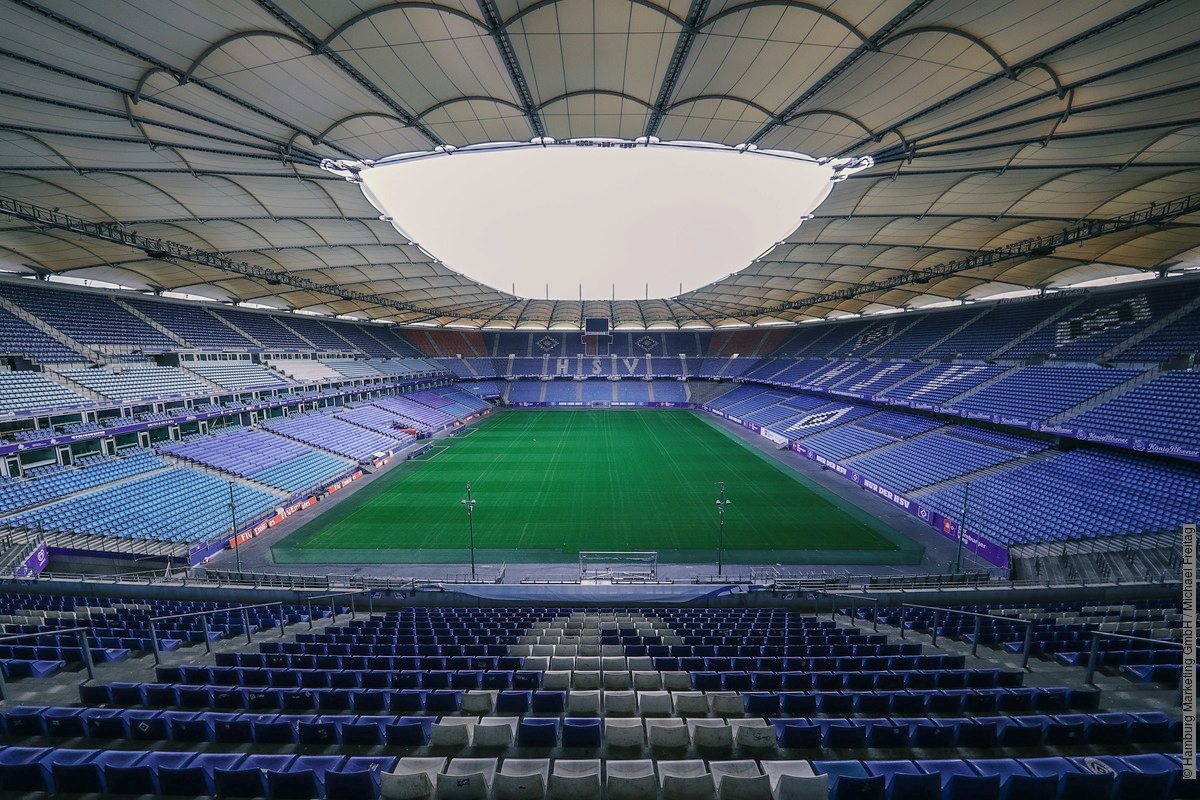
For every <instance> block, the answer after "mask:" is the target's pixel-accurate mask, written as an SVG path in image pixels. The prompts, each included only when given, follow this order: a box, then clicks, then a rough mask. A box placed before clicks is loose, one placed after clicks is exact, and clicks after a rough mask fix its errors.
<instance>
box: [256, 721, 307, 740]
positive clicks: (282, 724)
mask: <svg viewBox="0 0 1200 800" xmlns="http://www.w3.org/2000/svg"><path fill="white" fill-rule="evenodd" d="M251 728H252V729H253V735H254V741H255V742H257V743H258V744H298V743H299V739H298V738H297V735H296V723H295V722H293V721H292V720H290V719H285V718H283V717H277V718H276V719H274V720H254V721H253V722H252V723H251Z"/></svg>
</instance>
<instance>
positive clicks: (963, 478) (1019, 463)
mask: <svg viewBox="0 0 1200 800" xmlns="http://www.w3.org/2000/svg"><path fill="white" fill-rule="evenodd" d="M934 430H937V429H936V428H935V429H934ZM933 432H934V431H929V433H933ZM913 438H916V437H913ZM903 441H912V439H905V440H903ZM878 449H880V450H882V449H883V448H882V447H881V448H878ZM868 452H873V451H868ZM859 455H865V453H860V454H859ZM1057 455H1061V453H1060V452H1059V451H1058V450H1040V451H1038V452H1036V453H1026V454H1023V455H1022V456H1021V457H1020V458H1015V459H1013V460H1011V461H1004V462H1002V463H1000V464H993V465H992V466H990V467H984V468H983V469H977V470H975V471H974V472H965V473H963V474H962V475H955V476H954V477H953V478H947V479H946V480H944V481H938V482H937V483H931V484H929V485H927V486H921V487H918V488H916V489H912V490H910V491H909V492H908V496H909V497H921V496H922V495H926V494H932V493H934V492H936V491H938V490H940V489H945V488H947V487H949V486H961V485H962V484H963V483H964V482H966V483H970V482H971V481H973V480H977V479H979V478H986V477H987V476H988V475H995V474H997V473H1000V472H1006V471H1008V470H1010V469H1013V468H1014V467H1025V466H1028V465H1030V464H1032V463H1034V462H1035V461H1045V460H1046V459H1048V458H1054V457H1055V456H1057Z"/></svg>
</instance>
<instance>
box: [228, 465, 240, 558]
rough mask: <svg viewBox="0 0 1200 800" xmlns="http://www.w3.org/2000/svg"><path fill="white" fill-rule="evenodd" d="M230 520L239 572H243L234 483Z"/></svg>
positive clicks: (231, 485) (230, 483)
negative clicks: (234, 500)
mask: <svg viewBox="0 0 1200 800" xmlns="http://www.w3.org/2000/svg"><path fill="white" fill-rule="evenodd" d="M229 520H230V523H231V524H232V525H233V552H234V555H236V556H237V571H238V572H241V571H242V551H241V548H239V547H238V532H237V504H236V503H234V502H233V481H230V482H229Z"/></svg>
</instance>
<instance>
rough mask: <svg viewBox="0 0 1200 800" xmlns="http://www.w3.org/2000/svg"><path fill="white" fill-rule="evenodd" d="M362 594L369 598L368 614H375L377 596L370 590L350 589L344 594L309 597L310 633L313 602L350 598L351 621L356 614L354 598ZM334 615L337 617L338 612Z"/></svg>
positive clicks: (307, 600) (307, 599)
mask: <svg viewBox="0 0 1200 800" xmlns="http://www.w3.org/2000/svg"><path fill="white" fill-rule="evenodd" d="M360 594H365V595H366V596H367V613H368V614H373V613H375V596H374V595H373V594H371V590H370V589H348V590H346V591H344V592H330V593H329V594H314V595H309V596H308V597H307V598H305V600H306V602H307V603H308V629H309V630H310V631H311V630H312V629H313V605H312V601H313V600H326V599H331V598H334V597H349V598H350V619H354V618H355V613H356V609H355V608H354V598H355V597H357V596H358V595H360ZM330 607H331V608H333V604H332V603H331V604H330ZM334 615H335V616H336V615H337V612H336V610H335V611H334Z"/></svg>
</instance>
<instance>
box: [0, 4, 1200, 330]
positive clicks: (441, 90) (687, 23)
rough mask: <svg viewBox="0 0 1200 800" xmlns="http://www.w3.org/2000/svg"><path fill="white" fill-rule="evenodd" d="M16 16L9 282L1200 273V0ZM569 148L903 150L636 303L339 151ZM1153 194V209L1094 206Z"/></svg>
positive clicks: (888, 279) (517, 321) (20, 10)
mask: <svg viewBox="0 0 1200 800" xmlns="http://www.w3.org/2000/svg"><path fill="white" fill-rule="evenodd" d="M0 23H2V26H0V92H2V99H0V197H3V198H5V199H4V200H2V201H0V206H3V207H7V208H8V209H10V210H13V209H16V208H17V206H18V205H19V204H23V205H21V208H22V209H23V210H22V212H21V213H20V214H18V215H15V216H14V215H11V214H10V215H0V269H4V270H8V271H25V272H37V273H42V274H48V273H54V274H58V275H64V276H72V277H75V278H80V279H90V280H96V281H105V282H110V283H115V284H120V285H124V286H130V287H135V288H142V289H153V290H155V291H162V290H166V291H171V292H179V293H183V294H188V295H193V296H204V297H210V298H213V299H219V300H227V301H228V300H232V301H240V302H250V303H256V304H262V305H268V306H273V307H278V308H289V309H296V310H305V311H312V312H317V313H326V314H338V315H352V316H356V317H360V318H370V319H386V320H394V321H397V322H406V323H424V324H440V325H459V324H461V325H470V326H492V327H525V326H530V327H538V326H543V327H544V326H572V325H578V324H579V323H580V321H581V319H582V318H583V317H587V316H610V317H611V318H612V319H613V322H614V324H615V325H617V326H620V325H626V326H637V327H643V326H645V327H654V326H670V327H691V326H718V327H719V326H724V325H735V324H778V323H786V322H796V321H802V320H805V319H812V318H829V317H838V316H844V315H847V314H856V313H872V312H877V311H888V310H894V309H899V308H911V307H918V306H923V305H928V304H931V303H937V302H943V301H954V300H962V299H975V298H983V297H988V296H996V295H1003V294H1006V293H1012V292H1017V291H1020V290H1023V289H1040V288H1053V287H1059V286H1067V285H1073V284H1078V283H1081V282H1085V281H1092V280H1100V279H1105V278H1116V277H1122V276H1130V275H1136V274H1140V273H1149V274H1154V273H1161V272H1167V271H1171V270H1177V269H1184V268H1190V267H1194V266H1195V265H1196V263H1197V247H1198V246H1200V228H1198V227H1197V226H1196V222H1197V213H1196V210H1195V209H1196V203H1195V202H1193V201H1192V200H1184V201H1182V202H1178V203H1175V204H1174V205H1168V204H1169V203H1171V202H1172V201H1178V200H1180V199H1181V198H1188V197H1190V196H1192V195H1197V196H1200V136H1198V135H1197V134H1198V133H1200V119H1198V117H1200V14H1196V13H1195V6H1194V4H1193V3H1192V2H1190V0H1152V1H1151V2H1141V3H1137V2H1123V1H1120V0H1112V1H1111V2H1102V1H1101V0H1092V1H1091V2H1078V0H1062V1H1061V2H1048V1H1046V0H1038V1H1036V2H1035V1H1034V0H1028V1H1026V2H989V3H980V2H974V1H973V0H932V1H930V0H900V1H897V0H874V1H873V2H864V1H863V0H835V1H834V2H798V1H797V0H764V2H736V1H735V2H721V1H720V0H708V1H706V0H690V1H684V0H535V1H533V2H529V1H528V0H518V1H517V2H513V0H479V2H475V0H430V1H428V2H426V1H425V0H410V1H406V2H395V3H387V2H369V1H368V0H358V1H357V2H356V1H355V0H289V1H288V2H282V0H222V1H221V2H218V1H217V0H186V2H184V0H155V2H153V3H146V2H140V3H139V2H132V1H129V2H122V1H121V0H106V1H105V2H86V3H85V2H67V1H66V0H43V1H42V2H34V1H33V0H13V1H12V2H9V3H6V4H4V5H3V6H2V7H0ZM541 137H550V138H553V139H556V140H560V141H561V140H565V139H572V138H578V137H611V138H621V139H628V140H634V139H637V138H639V137H658V138H659V139H662V140H696V141H707V142H714V143H720V144H725V145H731V146H732V145H739V144H752V145H755V146H757V147H759V148H763V149H783V150H793V151H797V152H801V153H806V154H808V155H811V156H814V157H816V158H843V157H863V156H869V157H871V158H872V159H873V160H874V166H873V167H871V168H869V169H866V170H863V171H861V172H858V173H857V174H855V175H853V176H851V177H850V178H848V179H847V180H846V181H844V182H842V183H840V184H838V185H837V187H836V188H835V190H834V191H833V193H832V194H831V195H830V196H829V198H828V199H827V200H826V201H825V203H824V204H822V205H821V206H820V207H819V208H818V209H817V211H816V213H815V216H814V218H813V219H811V220H809V221H807V222H805V223H804V224H803V225H801V226H800V228H798V229H797V230H796V232H795V233H793V234H792V235H791V236H790V237H789V238H788V239H787V241H786V242H785V243H783V244H781V245H780V246H778V247H776V248H775V249H774V250H772V251H771V252H770V253H769V254H768V255H767V256H766V257H764V258H760V259H759V260H757V261H754V262H753V263H750V264H731V265H730V270H729V271H730V273H732V274H731V275H730V276H729V277H727V278H724V279H722V280H719V281H717V282H715V283H712V284H709V285H707V286H704V287H702V288H700V289H697V290H695V291H689V292H686V293H685V294H682V295H679V296H677V297H671V298H666V299H650V300H642V301H616V302H608V301H584V302H578V301H546V300H535V299H526V298H520V297H514V296H513V295H511V294H508V293H506V292H502V291H498V290H495V289H492V288H488V287H486V286H482V285H480V284H478V283H475V282H474V281H472V280H470V279H469V278H466V277H464V276H462V275H459V274H458V273H456V272H454V271H453V270H451V269H449V268H447V267H446V266H444V265H442V264H440V263H438V262H437V261H435V260H433V259H432V258H431V257H430V256H429V255H428V254H426V253H425V252H423V251H422V250H421V249H419V248H417V247H414V246H412V244H411V243H409V242H407V241H406V240H404V238H403V237H402V236H401V235H400V234H399V233H398V231H397V230H396V229H395V228H393V227H392V226H391V225H390V224H389V223H388V222H386V221H383V220H381V219H380V214H379V211H378V210H377V209H375V208H374V207H373V206H372V205H371V204H370V203H369V202H367V200H366V199H365V198H364V196H363V194H362V192H361V191H360V188H359V186H358V185H356V184H355V183H352V182H348V181H347V180H345V179H344V178H343V177H339V176H338V175H335V174H332V173H331V172H329V171H327V170H323V169H322V168H321V164H322V162H323V161H326V160H334V161H373V160H377V159H381V158H385V157H387V156H390V155H393V154H395V153H398V152H406V151H414V150H432V149H435V148H438V147H446V146H453V147H458V148H461V147H465V146H468V145H478V144H482V143H488V142H505V141H522V142H528V141H530V140H531V139H535V138H541ZM670 189H671V187H664V191H667V192H669V191H670ZM1152 206H1153V207H1154V208H1157V209H1159V210H1160V212H1161V209H1163V208H1164V206H1166V207H1168V208H1170V209H1171V212H1170V213H1169V214H1163V213H1157V214H1156V213H1155V212H1154V211H1153V210H1151V207H1152ZM1135 212H1137V213H1143V214H1146V215H1148V218H1149V219H1151V220H1152V222H1153V224H1127V225H1112V226H1099V227H1089V226H1088V225H1087V224H1086V223H1088V222H1090V221H1096V220H1113V219H1117V218H1121V217H1123V216H1124V215H1128V214H1131V213H1135ZM83 221H86V222H87V223H96V225H92V226H88V225H84V223H83ZM1064 231H1068V232H1072V235H1070V236H1068V237H1065V238H1061V239H1059V240H1055V239H1042V240H1040V241H1032V240H1035V239H1037V237H1054V236H1057V235H1061V234H1063V232H1064ZM673 235H678V236H689V237H696V236H704V235H705V233H704V231H703V230H680V231H676V232H674V234H673ZM1067 241H1069V242H1070V243H1069V244H1066V242H1067ZM1047 242H1049V244H1047ZM1001 248H1008V249H1007V250H1003V251H1002V250H1001ZM997 252H1003V253H1006V254H1007V255H1005V256H1004V257H990V256H989V257H981V255H983V256H986V255H987V254H993V255H994V254H995V253H997ZM935 267H936V269H929V268H935ZM648 268H649V269H652V268H653V265H648ZM881 281H882V282H883V283H873V282H881Z"/></svg>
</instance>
